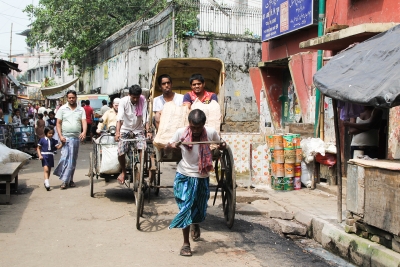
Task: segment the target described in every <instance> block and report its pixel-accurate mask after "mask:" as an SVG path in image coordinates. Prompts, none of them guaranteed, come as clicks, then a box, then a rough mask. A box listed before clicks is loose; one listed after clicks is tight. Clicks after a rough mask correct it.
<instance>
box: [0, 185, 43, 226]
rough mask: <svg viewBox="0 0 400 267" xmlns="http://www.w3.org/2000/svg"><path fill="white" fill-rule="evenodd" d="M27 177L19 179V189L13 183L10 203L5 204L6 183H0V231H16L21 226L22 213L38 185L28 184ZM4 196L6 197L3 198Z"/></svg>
mask: <svg viewBox="0 0 400 267" xmlns="http://www.w3.org/2000/svg"><path fill="white" fill-rule="evenodd" d="M26 182H27V179H21V178H19V179H18V190H17V191H16V190H15V188H14V184H11V199H10V204H5V203H4V202H3V201H4V200H5V193H6V185H5V183H4V184H0V195H1V198H2V199H1V200H2V203H1V205H0V218H2V219H1V220H0V233H15V232H16V230H17V229H18V227H19V224H20V222H21V219H22V215H23V214H24V211H25V209H26V207H27V206H28V202H29V198H30V196H31V194H32V192H33V190H35V189H36V188H38V186H33V185H31V186H27V183H26ZM3 198H4V199H3Z"/></svg>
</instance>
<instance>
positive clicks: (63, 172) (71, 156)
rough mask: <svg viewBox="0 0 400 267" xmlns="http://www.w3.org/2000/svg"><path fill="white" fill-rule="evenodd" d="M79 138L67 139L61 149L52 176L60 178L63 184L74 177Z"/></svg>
mask: <svg viewBox="0 0 400 267" xmlns="http://www.w3.org/2000/svg"><path fill="white" fill-rule="evenodd" d="M79 142H80V141H79V138H77V137H72V138H71V137H67V142H65V144H64V146H63V147H62V148H61V158H60V162H58V165H57V167H56V168H55V169H54V172H53V174H54V175H56V176H59V177H60V180H62V181H63V182H64V183H67V184H68V183H69V182H70V181H71V180H72V178H73V177H74V173H75V168H76V162H77V160H78V151H79Z"/></svg>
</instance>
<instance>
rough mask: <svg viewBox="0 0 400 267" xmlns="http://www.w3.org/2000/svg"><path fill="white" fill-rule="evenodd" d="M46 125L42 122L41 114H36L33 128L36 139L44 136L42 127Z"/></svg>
mask: <svg viewBox="0 0 400 267" xmlns="http://www.w3.org/2000/svg"><path fill="white" fill-rule="evenodd" d="M45 125H46V122H45V121H44V120H43V113H39V114H38V119H37V121H36V126H35V133H36V136H37V138H38V139H40V138H43V137H44V136H45V135H44V127H45Z"/></svg>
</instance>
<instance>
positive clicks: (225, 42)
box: [83, 36, 261, 132]
mask: <svg viewBox="0 0 400 267" xmlns="http://www.w3.org/2000/svg"><path fill="white" fill-rule="evenodd" d="M184 46H186V47H187V49H186V48H185V49H184V48H183V47H184ZM169 53H170V44H169V42H168V41H165V40H163V41H161V42H159V43H157V44H155V45H153V46H149V47H145V48H143V47H135V48H132V49H130V50H129V51H125V52H123V53H121V54H119V55H117V56H115V57H113V58H110V59H109V60H107V61H106V62H102V63H100V64H98V65H96V66H94V68H93V69H92V70H87V71H86V72H85V73H84V75H83V88H84V92H86V93H89V92H90V90H91V89H94V88H98V87H101V93H103V94H109V95H111V94H114V93H117V92H118V91H119V90H120V89H123V88H124V87H126V86H130V85H132V84H140V85H141V86H142V87H143V88H150V83H151V70H152V69H153V68H154V66H155V64H156V63H157V61H158V60H159V59H161V58H166V57H169ZM175 56H176V57H197V58H201V57H217V58H220V59H221V60H223V61H224V63H225V68H226V79H225V85H224V88H225V99H226V101H227V104H226V108H227V112H226V117H225V121H226V124H225V125H224V131H227V132H241V131H245V132H258V130H259V113H258V109H257V105H256V98H255V95H254V92H253V88H252V85H251V81H250V77H249V69H250V67H254V66H257V63H258V59H259V58H260V57H261V43H260V42H255V41H254V40H252V41H251V40H245V39H243V40H236V39H226V38H225V39H224V38H217V37H214V36H213V37H212V38H211V37H209V36H196V37H193V38H188V39H186V40H184V41H183V42H182V43H180V44H177V46H176V50H175ZM188 79H189V77H188ZM223 101H224V99H220V103H221V104H222V103H223Z"/></svg>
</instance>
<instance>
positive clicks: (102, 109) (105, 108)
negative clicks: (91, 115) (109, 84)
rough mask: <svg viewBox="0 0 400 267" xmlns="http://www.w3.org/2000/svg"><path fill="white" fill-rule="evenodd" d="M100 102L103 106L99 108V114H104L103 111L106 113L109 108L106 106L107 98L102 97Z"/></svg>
mask: <svg viewBox="0 0 400 267" xmlns="http://www.w3.org/2000/svg"><path fill="white" fill-rule="evenodd" d="M101 103H102V104H103V106H102V107H101V108H100V113H101V115H104V113H106V111H107V110H109V109H110V108H109V107H108V106H107V100H105V99H103V101H101Z"/></svg>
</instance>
